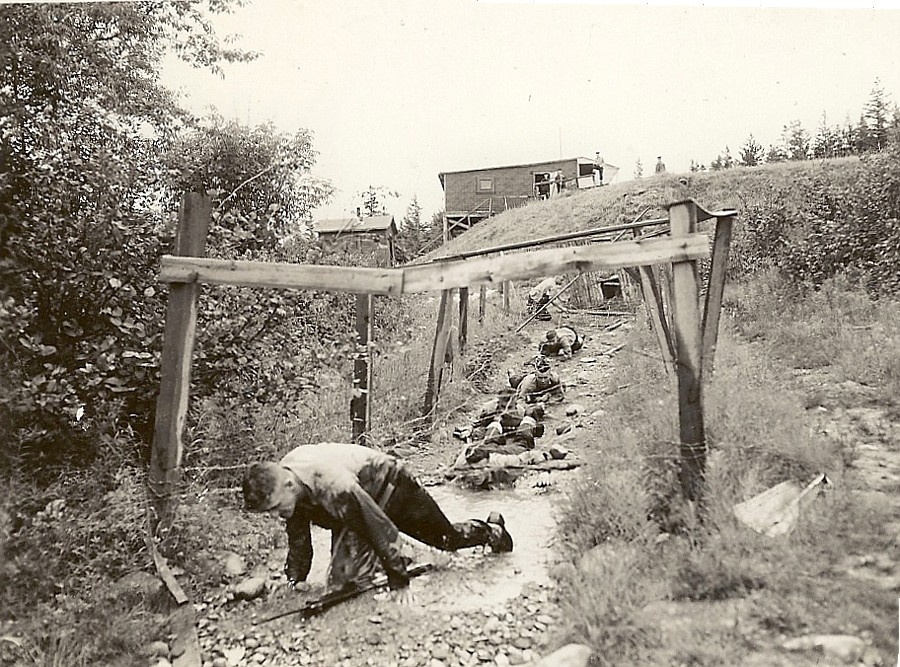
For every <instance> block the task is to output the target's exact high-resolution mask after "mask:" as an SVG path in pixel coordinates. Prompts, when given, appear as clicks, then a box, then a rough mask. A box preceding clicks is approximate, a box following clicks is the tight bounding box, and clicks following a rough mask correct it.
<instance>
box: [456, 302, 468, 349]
mask: <svg viewBox="0 0 900 667" xmlns="http://www.w3.org/2000/svg"><path fill="white" fill-rule="evenodd" d="M458 333H459V339H458V341H459V356H461V357H462V356H464V355H465V354H466V343H467V342H468V337H469V288H468V287H460V288H459V332H458Z"/></svg>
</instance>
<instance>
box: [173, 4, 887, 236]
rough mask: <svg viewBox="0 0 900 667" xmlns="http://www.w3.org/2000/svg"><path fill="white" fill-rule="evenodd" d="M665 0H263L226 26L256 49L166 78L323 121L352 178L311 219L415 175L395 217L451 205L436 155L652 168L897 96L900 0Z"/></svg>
mask: <svg viewBox="0 0 900 667" xmlns="http://www.w3.org/2000/svg"><path fill="white" fill-rule="evenodd" d="M667 4H669V5H670V6H663V5H661V4H660V3H655V4H654V6H646V4H644V5H630V6H626V5H619V6H612V5H601V4H596V3H593V4H592V3H589V2H581V3H574V2H569V3H566V4H562V3H554V2H542V3H533V2H515V3H507V2H475V1H473V0H254V1H253V2H251V3H250V4H249V5H248V6H247V7H245V8H243V9H241V10H240V11H239V12H237V13H236V14H234V15H233V16H231V17H225V18H223V19H221V20H220V19H217V25H218V26H219V30H220V33H221V34H223V35H224V34H229V33H239V34H241V35H242V39H241V41H240V44H241V45H242V46H243V47H244V48H247V49H251V50H256V51H260V52H262V56H261V57H260V58H259V59H258V60H257V61H255V62H253V63H250V64H237V65H232V66H227V68H226V76H225V78H224V79H220V78H218V77H215V76H212V75H208V74H206V73H204V72H200V71H198V70H192V69H190V68H189V67H186V66H182V65H179V64H175V63H173V64H170V65H168V66H167V67H166V69H165V71H164V73H163V80H164V82H166V83H167V84H169V85H170V86H171V87H173V88H176V89H181V90H183V91H184V93H185V94H186V95H187V96H188V97H187V98H186V99H185V100H183V101H184V103H185V104H186V105H187V106H188V107H189V108H191V109H193V110H195V111H203V110H204V109H205V108H206V107H207V106H208V105H214V106H215V107H216V108H217V109H218V110H219V112H220V113H222V114H223V115H225V116H226V117H235V118H237V119H238V120H240V121H241V122H244V123H251V124H256V123H261V122H264V121H266V120H271V121H273V122H274V123H275V124H276V126H278V127H279V128H280V129H283V130H287V131H293V130H296V129H298V128H301V127H305V128H308V129H310V130H312V131H313V133H314V135H315V139H314V147H315V148H316V149H317V150H318V151H319V153H320V155H319V158H318V163H317V166H316V169H315V173H317V174H318V175H320V176H322V177H325V178H328V179H330V180H331V181H332V182H333V183H334V185H335V187H336V188H337V193H336V195H335V197H334V199H333V202H332V203H331V204H329V205H327V206H324V207H321V208H320V209H318V210H317V211H316V214H315V217H317V218H326V217H340V216H345V215H347V214H349V213H350V212H351V211H352V210H355V207H356V206H357V205H358V204H359V202H357V201H356V197H355V196H356V194H357V193H358V192H360V191H362V190H363V189H365V188H366V187H367V186H369V185H374V186H385V187H387V188H390V189H392V190H397V191H399V192H400V194H401V196H400V198H399V199H396V200H392V201H390V202H388V209H389V212H391V213H393V214H394V215H395V216H396V217H397V220H398V222H399V220H400V218H401V217H402V216H403V214H404V212H405V210H406V207H407V205H408V204H409V201H410V200H411V198H412V196H413V195H414V194H416V195H418V198H419V203H420V204H421V205H422V207H423V217H424V216H427V217H428V218H430V217H431V215H432V214H433V213H434V212H435V211H438V210H441V209H442V208H443V192H442V190H441V187H440V183H439V181H438V173H439V172H441V171H453V170H457V169H473V168H479V167H489V166H501V165H507V164H516V163H520V162H538V161H543V160H552V159H556V158H558V157H560V156H562V157H575V156H585V157H593V154H594V151H596V150H600V151H601V152H602V154H603V156H604V158H605V159H606V160H607V162H610V163H612V164H615V165H617V166H619V167H620V168H621V171H620V172H619V175H618V176H617V180H627V179H630V178H631V177H632V174H633V173H634V167H635V163H636V161H637V160H638V159H640V160H641V162H642V163H643V168H644V174H645V175H648V174H649V173H651V172H652V170H653V166H654V164H655V162H656V156H657V155H662V156H663V161H664V162H665V163H666V165H667V167H668V170H669V171H670V172H680V171H687V170H688V167H689V165H690V161H691V160H692V159H694V160H696V161H698V162H703V163H706V164H709V162H711V161H712V160H713V159H714V158H715V157H716V155H718V154H719V153H720V152H722V151H724V149H725V146H726V145H728V146H729V147H730V149H731V154H732V155H733V156H737V155H738V153H739V148H740V146H741V145H742V144H743V143H744V142H745V141H746V139H747V137H748V136H749V134H750V133H751V132H752V133H753V134H754V136H755V137H756V139H757V141H759V142H760V143H761V144H763V146H765V147H768V145H769V144H771V143H774V142H776V141H778V140H779V138H780V135H781V131H782V127H783V126H784V125H785V124H787V123H788V122H790V121H791V120H795V119H797V120H800V121H801V122H802V124H803V126H804V127H805V128H806V129H807V130H808V131H809V132H810V133H812V134H814V133H815V130H816V128H817V127H818V126H819V123H820V120H821V116H822V113H823V112H825V114H826V117H827V121H828V124H829V125H834V124H838V123H843V122H844V121H845V119H846V118H847V116H848V114H849V117H850V120H851V121H852V122H854V123H856V122H857V121H858V120H859V114H860V112H861V111H862V107H863V105H864V103H865V102H866V100H867V99H868V97H869V94H870V92H871V90H872V86H873V84H874V82H875V78H876V77H878V78H879V79H880V80H881V83H882V85H883V87H884V89H885V91H886V93H887V94H888V96H889V100H890V101H891V102H898V103H900V37H898V36H900V10H898V9H896V8H891V7H895V6H896V4H895V3H891V4H886V3H879V4H878V5H874V4H870V8H869V9H834V8H828V9H826V8H823V7H819V8H802V7H799V8H798V7H796V6H795V7H792V8H791V7H781V8H778V7H774V6H772V3H771V2H770V3H767V4H769V6H768V7H745V8H738V7H723V6H718V7H710V6H709V4H711V3H707V6H706V7H700V6H674V5H673V3H667ZM718 4H719V5H721V4H723V3H722V2H719V3H718ZM745 4H748V3H745ZM793 4H794V5H796V4H797V3H796V2H795V3H793ZM844 4H846V3H844ZM836 6H838V5H837V4H832V5H831V7H836ZM873 7H877V8H873Z"/></svg>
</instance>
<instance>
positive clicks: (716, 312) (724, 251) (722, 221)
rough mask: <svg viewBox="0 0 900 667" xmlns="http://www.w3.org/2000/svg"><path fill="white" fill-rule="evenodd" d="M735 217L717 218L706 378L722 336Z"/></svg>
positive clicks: (708, 296)
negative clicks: (723, 310)
mask: <svg viewBox="0 0 900 667" xmlns="http://www.w3.org/2000/svg"><path fill="white" fill-rule="evenodd" d="M733 225H734V216H731V215H729V216H725V217H722V218H717V219H716V235H715V240H714V241H713V252H712V262H711V264H710V267H709V282H708V284H707V288H706V304H705V307H704V309H703V359H702V361H701V364H700V371H701V373H702V376H703V378H704V379H706V380H708V379H710V378H711V377H712V374H713V370H714V365H713V364H714V363H715V356H716V343H717V342H718V338H719V317H720V315H721V314H722V296H723V294H724V292H725V272H726V270H727V269H728V253H729V250H730V248H731V230H732V227H733Z"/></svg>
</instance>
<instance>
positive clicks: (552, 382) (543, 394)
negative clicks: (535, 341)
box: [509, 355, 565, 403]
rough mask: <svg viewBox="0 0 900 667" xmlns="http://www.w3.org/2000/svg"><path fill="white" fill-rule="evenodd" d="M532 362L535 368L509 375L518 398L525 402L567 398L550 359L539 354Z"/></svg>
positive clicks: (510, 382)
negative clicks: (528, 371)
mask: <svg viewBox="0 0 900 667" xmlns="http://www.w3.org/2000/svg"><path fill="white" fill-rule="evenodd" d="M532 364H533V370H532V371H531V372H530V373H527V374H525V375H524V376H522V375H519V374H516V373H511V374H510V375H509V384H510V386H511V387H513V388H515V390H516V396H517V399H518V400H522V401H524V402H525V403H537V402H542V403H543V402H546V401H549V400H553V401H562V400H563V399H564V398H565V395H564V394H563V388H562V382H560V379H559V376H558V375H557V374H556V373H554V372H553V370H552V368H551V367H550V360H549V359H547V357H545V356H544V355H538V356H537V357H535V358H534V361H533V362H532Z"/></svg>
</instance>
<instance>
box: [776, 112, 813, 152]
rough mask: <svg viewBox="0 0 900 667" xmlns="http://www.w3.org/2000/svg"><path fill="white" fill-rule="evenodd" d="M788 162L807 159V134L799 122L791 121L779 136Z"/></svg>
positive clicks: (808, 143) (808, 145)
mask: <svg viewBox="0 0 900 667" xmlns="http://www.w3.org/2000/svg"><path fill="white" fill-rule="evenodd" d="M781 138H782V141H783V143H784V147H785V149H786V152H787V159H788V160H808V159H809V147H810V140H809V132H807V131H806V130H805V129H803V125H801V123H800V121H799V120H792V121H791V122H790V123H788V124H787V125H785V126H784V129H783V130H782V134H781Z"/></svg>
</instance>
